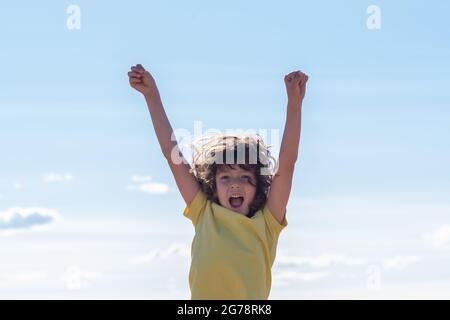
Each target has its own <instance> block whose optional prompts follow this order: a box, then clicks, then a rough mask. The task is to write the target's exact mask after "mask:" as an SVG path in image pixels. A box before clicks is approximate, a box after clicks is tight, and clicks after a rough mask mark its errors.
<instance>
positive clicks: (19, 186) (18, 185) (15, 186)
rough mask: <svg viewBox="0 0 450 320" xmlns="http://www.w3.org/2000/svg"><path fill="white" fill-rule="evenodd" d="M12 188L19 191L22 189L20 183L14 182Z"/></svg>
mask: <svg viewBox="0 0 450 320" xmlns="http://www.w3.org/2000/svg"><path fill="white" fill-rule="evenodd" d="M13 188H14V189H16V190H20V189H22V188H23V185H22V183H21V182H20V181H16V182H14V184H13Z"/></svg>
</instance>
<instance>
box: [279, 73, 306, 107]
mask: <svg viewBox="0 0 450 320" xmlns="http://www.w3.org/2000/svg"><path fill="white" fill-rule="evenodd" d="M307 81H308V76H307V75H306V74H304V73H303V72H301V71H293V72H291V73H289V74H288V75H286V76H285V77H284V83H285V84H286V91H287V96H288V103H292V104H293V105H296V106H300V105H301V104H302V101H303V98H304V97H305V92H306V82H307Z"/></svg>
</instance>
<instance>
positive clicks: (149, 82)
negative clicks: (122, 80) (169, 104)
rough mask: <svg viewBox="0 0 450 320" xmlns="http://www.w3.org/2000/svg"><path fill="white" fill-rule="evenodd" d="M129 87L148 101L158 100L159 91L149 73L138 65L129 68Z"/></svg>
mask: <svg viewBox="0 0 450 320" xmlns="http://www.w3.org/2000/svg"><path fill="white" fill-rule="evenodd" d="M128 77H129V81H130V86H131V87H132V88H133V89H135V90H137V91H139V92H140V93H142V94H143V95H144V96H145V97H146V98H148V99H150V100H154V99H159V91H158V87H157V86H156V82H155V79H153V77H152V75H151V74H150V72H148V71H147V70H145V69H144V67H143V66H142V65H140V64H137V65H136V66H133V67H131V71H130V72H128Z"/></svg>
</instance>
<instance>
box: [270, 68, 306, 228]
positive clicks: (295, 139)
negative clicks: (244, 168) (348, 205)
mask: <svg viewBox="0 0 450 320" xmlns="http://www.w3.org/2000/svg"><path fill="white" fill-rule="evenodd" d="M307 81H308V76H307V75H306V74H304V73H302V72H300V71H294V72H291V73H289V74H288V75H286V76H285V77H284V82H285V84H286V91H287V96H288V103H287V112H286V124H285V127H284V133H283V140H282V141H281V147H280V155H279V159H278V169H277V172H276V173H275V175H274V177H273V179H272V184H271V187H270V190H269V194H268V198H267V206H268V208H269V210H270V211H271V212H272V214H273V216H274V217H275V219H276V220H277V221H278V222H279V223H282V222H283V220H284V218H285V213H286V206H287V203H288V200H289V195H290V193H291V187H292V177H293V176H294V168H295V163H296V161H297V157H298V147H299V144H300V129H301V119H302V104H303V98H304V97H305V91H306V82H307Z"/></svg>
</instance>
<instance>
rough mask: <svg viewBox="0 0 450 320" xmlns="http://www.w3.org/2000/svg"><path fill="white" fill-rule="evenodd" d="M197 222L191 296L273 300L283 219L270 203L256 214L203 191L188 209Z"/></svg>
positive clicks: (192, 249)
mask: <svg viewBox="0 0 450 320" xmlns="http://www.w3.org/2000/svg"><path fill="white" fill-rule="evenodd" d="M183 214H184V216H186V217H187V218H189V219H190V220H191V221H192V223H193V225H194V226H195V236H194V240H193V241H192V247H191V258H192V261H191V270H190V272H189V287H190V289H191V299H248V300H250V299H251V300H256V299H258V300H262V299H267V298H268V297H269V293H270V287H271V284H272V275H271V268H272V265H273V262H274V260H275V255H276V249H277V242H278V236H279V234H280V232H281V230H282V229H283V228H284V227H286V226H287V221H286V219H285V220H284V221H283V224H279V223H278V221H277V220H275V218H274V217H273V216H272V213H271V212H270V211H269V208H267V206H264V207H263V208H262V210H259V211H258V212H256V214H255V215H254V216H253V217H252V218H248V217H246V216H244V215H241V214H239V213H236V212H234V211H232V210H230V209H227V208H225V207H222V206H220V205H218V204H217V203H215V202H213V201H210V200H208V199H207V198H206V195H205V193H204V192H203V191H201V190H200V191H199V192H198V193H197V195H196V196H195V198H194V200H193V201H192V203H191V205H190V206H187V207H186V208H185V209H184V212H183Z"/></svg>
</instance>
